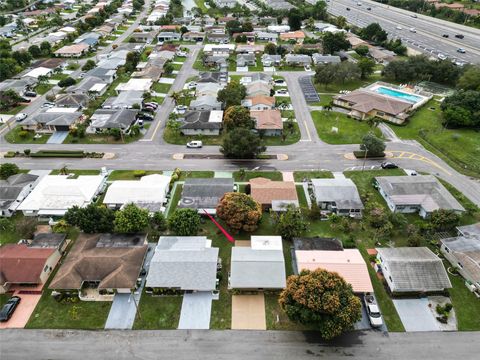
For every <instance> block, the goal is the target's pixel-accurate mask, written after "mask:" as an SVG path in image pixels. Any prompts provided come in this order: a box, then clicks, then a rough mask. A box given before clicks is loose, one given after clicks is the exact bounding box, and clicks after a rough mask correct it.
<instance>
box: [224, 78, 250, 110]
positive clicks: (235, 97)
mask: <svg viewBox="0 0 480 360" xmlns="http://www.w3.org/2000/svg"><path fill="white" fill-rule="evenodd" d="M246 95H247V89H246V88H245V86H243V85H242V84H240V83H239V82H238V81H230V82H229V83H228V85H227V86H226V87H225V88H223V89H222V90H220V91H219V92H218V95H217V100H218V101H220V102H221V103H222V104H223V107H224V109H227V108H229V107H230V106H234V105H240V104H241V103H242V100H243V99H245V96H246Z"/></svg>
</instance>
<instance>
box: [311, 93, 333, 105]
mask: <svg viewBox="0 0 480 360" xmlns="http://www.w3.org/2000/svg"><path fill="white" fill-rule="evenodd" d="M318 96H320V101H317V102H313V103H312V102H310V103H308V105H309V106H327V105H330V103H331V102H332V100H333V95H324V94H319V95H318Z"/></svg>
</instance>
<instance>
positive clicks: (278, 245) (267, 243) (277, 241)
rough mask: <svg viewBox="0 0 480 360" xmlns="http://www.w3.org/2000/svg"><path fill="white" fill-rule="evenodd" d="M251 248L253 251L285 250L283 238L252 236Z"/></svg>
mask: <svg viewBox="0 0 480 360" xmlns="http://www.w3.org/2000/svg"><path fill="white" fill-rule="evenodd" d="M250 247H251V248H252V249H253V250H283V246H282V237H281V236H251V238H250Z"/></svg>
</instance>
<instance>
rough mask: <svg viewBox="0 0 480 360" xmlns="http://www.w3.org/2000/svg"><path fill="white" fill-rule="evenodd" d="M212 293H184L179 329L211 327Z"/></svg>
mask: <svg viewBox="0 0 480 360" xmlns="http://www.w3.org/2000/svg"><path fill="white" fill-rule="evenodd" d="M211 311H212V293H211V292H210V291H199V292H196V293H189V294H184V295H183V302H182V311H181V313H180V321H179V323H178V328H179V329H210V314H211Z"/></svg>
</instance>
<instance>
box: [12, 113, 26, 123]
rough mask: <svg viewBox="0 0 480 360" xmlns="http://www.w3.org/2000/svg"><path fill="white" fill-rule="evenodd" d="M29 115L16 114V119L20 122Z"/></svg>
mask: <svg viewBox="0 0 480 360" xmlns="http://www.w3.org/2000/svg"><path fill="white" fill-rule="evenodd" d="M27 117H28V115H27V114H25V113H18V114H17V115H15V121H17V122H20V121H23V120H25V119H26V118H27Z"/></svg>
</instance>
